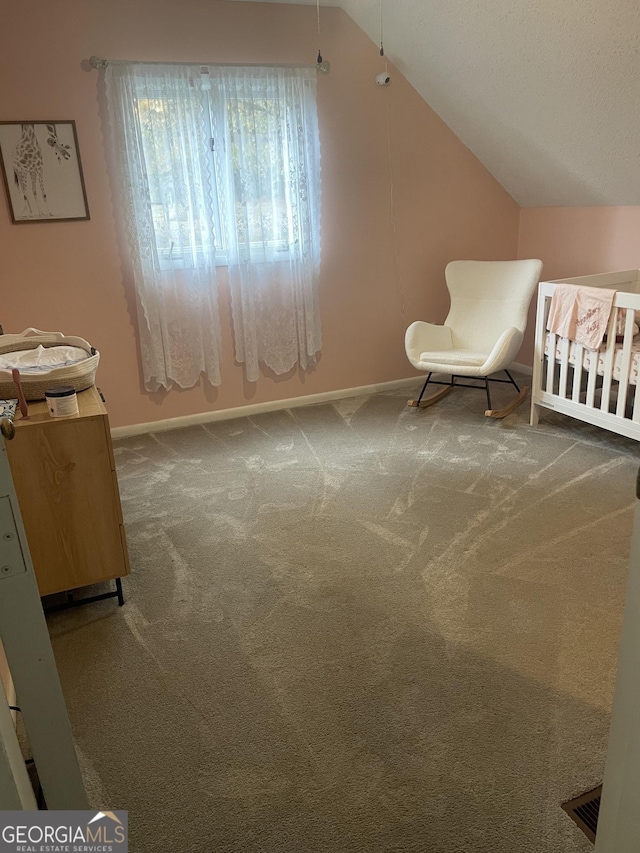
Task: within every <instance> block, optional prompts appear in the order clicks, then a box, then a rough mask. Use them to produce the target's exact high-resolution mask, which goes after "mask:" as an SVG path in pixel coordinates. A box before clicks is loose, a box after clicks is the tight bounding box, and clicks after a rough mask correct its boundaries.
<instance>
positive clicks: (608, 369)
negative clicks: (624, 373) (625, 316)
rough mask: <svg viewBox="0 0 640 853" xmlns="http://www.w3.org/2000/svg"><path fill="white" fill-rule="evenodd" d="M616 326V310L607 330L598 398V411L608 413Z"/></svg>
mask: <svg viewBox="0 0 640 853" xmlns="http://www.w3.org/2000/svg"><path fill="white" fill-rule="evenodd" d="M617 325H618V309H617V308H612V309H611V316H610V317H609V326H608V328H607V347H606V349H605V351H604V375H603V378H602V396H601V397H600V411H602V412H608V411H609V398H610V397H611V379H612V378H613V360H614V358H615V354H616V328H617Z"/></svg>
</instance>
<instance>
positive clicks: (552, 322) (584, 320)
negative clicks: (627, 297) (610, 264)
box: [547, 284, 616, 349]
mask: <svg viewBox="0 0 640 853" xmlns="http://www.w3.org/2000/svg"><path fill="white" fill-rule="evenodd" d="M615 295H616V293H615V290H606V289H605V288H600V287H578V286H577V285H575V284H556V288H555V290H554V291H553V296H552V297H551V308H550V309H549V319H548V320H547V329H548V330H549V331H550V332H555V334H556V335H560V336H561V337H563V338H569V340H571V341H575V342H576V343H578V344H582V346H585V347H587V348H588V349H598V347H599V346H600V345H601V344H602V340H603V338H604V336H605V334H606V332H607V326H608V325H609V317H610V315H611V308H612V307H613V299H614V297H615Z"/></svg>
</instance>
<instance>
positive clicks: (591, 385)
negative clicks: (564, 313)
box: [531, 271, 640, 439]
mask: <svg viewBox="0 0 640 853" xmlns="http://www.w3.org/2000/svg"><path fill="white" fill-rule="evenodd" d="M614 276H617V278H618V280H617V281H610V280H608V281H607V282H606V284H602V285H601V286H604V287H608V288H609V289H616V291H617V292H616V294H615V297H614V301H613V308H612V311H611V316H610V318H609V325H608V328H607V336H606V342H605V344H604V345H603V348H601V350H600V351H599V352H594V351H592V350H586V349H585V348H584V347H582V346H580V345H579V344H577V343H572V342H571V341H569V340H567V339H566V338H560V337H559V336H558V335H555V334H553V333H551V332H547V319H548V316H549V308H550V306H551V297H552V296H553V291H554V289H555V286H556V283H555V282H541V283H540V285H539V289H538V302H537V312H536V331H535V343H534V362H533V377H532V388H531V424H532V425H533V426H535V425H536V424H537V423H538V418H539V415H540V410H541V408H547V409H552V410H554V411H558V412H562V413H563V414H566V415H570V416H571V417H575V418H579V419H580V420H583V421H586V422H588V423H592V424H594V425H596V426H600V427H604V428H605V429H609V430H612V431H614V432H617V433H620V434H621V435H626V436H628V437H629V438H635V439H640V378H639V377H638V367H637V364H638V363H640V354H638V353H637V351H635V350H634V330H635V327H634V323H636V314H635V312H636V311H637V312H639V314H638V317H640V294H638V293H636V292H624V291H622V290H617V288H619V287H621V286H626V287H627V288H628V289H629V290H635V289H636V287H637V271H636V272H635V276H636V277H635V278H634V279H631V277H630V275H629V274H628V273H617V274H613V275H610V276H608V279H612V278H614ZM625 276H626V278H625ZM589 278H591V277H586V278H585V279H573V280H571V279H568V280H566V283H571V284H573V283H576V284H577V283H582V282H584V284H587V285H589V286H594V283H593V281H588V280H587V279H589ZM602 278H604V277H602ZM562 283H565V282H562ZM617 332H618V333H619V334H616V333H617ZM545 344H547V354H546V355H545ZM634 357H636V364H635V365H634Z"/></svg>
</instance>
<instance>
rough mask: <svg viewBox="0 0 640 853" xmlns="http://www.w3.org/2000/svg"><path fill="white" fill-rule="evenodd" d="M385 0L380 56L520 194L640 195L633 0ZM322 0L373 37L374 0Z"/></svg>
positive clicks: (526, 202) (635, 199)
mask: <svg viewBox="0 0 640 853" xmlns="http://www.w3.org/2000/svg"><path fill="white" fill-rule="evenodd" d="M284 1H285V2H287V0H284ZM266 2H272V0H266ZM273 2H275V0H273ZM279 2H283V0H279ZM290 2H291V0H290ZM292 2H296V0H292ZM298 2H299V0H298ZM303 2H305V0H303ZM306 2H309V3H315V0H306ZM383 2H384V33H385V38H384V41H385V50H386V53H387V55H388V57H389V59H390V60H391V61H392V62H393V63H394V64H395V65H397V66H398V68H399V69H400V70H401V71H402V73H403V74H404V75H405V76H406V77H407V79H408V80H409V81H410V82H411V83H412V84H413V86H414V87H415V88H416V89H417V90H418V92H419V93H420V94H421V95H422V96H423V98H424V99H425V100H426V101H427V102H428V103H429V104H430V105H431V107H433V109H434V110H435V111H436V112H437V113H438V114H439V115H440V116H441V117H442V118H443V119H444V121H445V122H446V123H447V124H448V125H449V127H451V129H452V130H453V131H454V132H455V133H456V134H457V135H458V136H459V137H460V139H461V140H462V141H463V142H464V143H465V145H467V146H468V147H469V148H470V149H471V150H472V151H473V152H474V154H475V155H476V156H477V157H478V158H479V159H480V160H481V162H482V163H484V165H485V166H486V167H487V168H488V169H489V171H490V172H491V173H492V174H493V175H494V176H495V177H496V178H497V179H498V180H499V181H500V183H501V184H502V185H503V186H504V187H505V188H506V189H507V190H508V192H509V193H510V194H511V195H512V196H513V198H514V199H515V200H516V201H517V202H518V203H519V204H521V205H522V206H525V207H532V206H546V205H567V206H572V205H607V204H612V205H613V204H616V205H617V204H640V3H639V2H638V0H535V2H531V0H383ZM323 5H337V6H342V8H344V9H345V10H346V12H347V13H348V14H349V15H350V16H351V17H352V18H353V19H354V20H355V21H356V23H357V24H358V25H359V26H360V27H362V29H363V30H365V32H367V33H368V35H369V36H370V37H371V38H372V39H373V40H374V41H378V40H379V3H378V0H330V2H325V0H323ZM327 58H328V59H330V58H331V57H327Z"/></svg>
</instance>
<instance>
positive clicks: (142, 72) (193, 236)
mask: <svg viewBox="0 0 640 853" xmlns="http://www.w3.org/2000/svg"><path fill="white" fill-rule="evenodd" d="M106 86H107V97H108V102H109V112H110V121H111V124H112V131H113V136H112V138H113V142H114V158H113V159H114V161H115V164H116V167H117V170H118V175H117V178H118V179H117V184H118V189H119V196H120V198H119V199H118V201H119V202H120V205H121V206H119V207H118V208H117V211H118V213H119V214H120V213H121V215H122V217H123V219H124V227H125V230H126V234H127V236H128V240H129V245H130V249H131V257H132V261H133V273H134V281H135V287H136V292H137V296H138V326H139V334H140V349H141V353H142V366H143V374H144V382H145V386H146V387H147V389H148V390H152V391H153V390H157V389H158V388H159V387H164V388H169V387H170V386H171V385H172V384H174V383H175V385H178V386H179V387H181V388H188V387H191V386H193V385H195V384H196V383H197V382H198V380H199V378H200V375H201V374H202V373H204V374H205V375H206V377H207V379H208V380H209V382H211V383H212V384H213V385H219V384H220V349H221V347H220V328H219V316H218V304H217V303H218V287H217V278H216V266H215V252H216V250H215V224H214V205H213V198H214V174H213V164H212V158H211V153H210V150H209V145H208V140H209V137H210V130H209V119H208V115H209V113H208V101H207V98H208V94H207V93H205V92H203V91H202V87H201V85H200V75H199V73H197V75H196V79H195V80H194V71H193V69H191V68H188V67H181V66H166V65H144V64H115V63H114V64H110V65H109V67H108V68H107V72H106Z"/></svg>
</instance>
